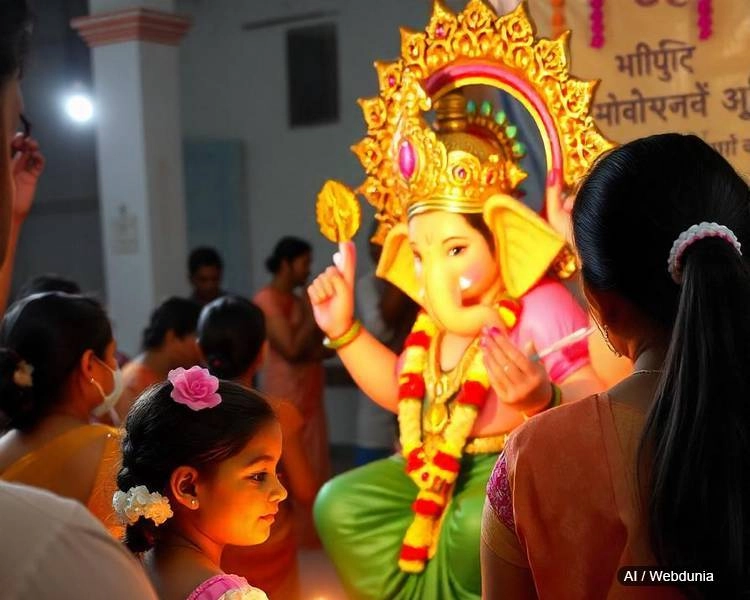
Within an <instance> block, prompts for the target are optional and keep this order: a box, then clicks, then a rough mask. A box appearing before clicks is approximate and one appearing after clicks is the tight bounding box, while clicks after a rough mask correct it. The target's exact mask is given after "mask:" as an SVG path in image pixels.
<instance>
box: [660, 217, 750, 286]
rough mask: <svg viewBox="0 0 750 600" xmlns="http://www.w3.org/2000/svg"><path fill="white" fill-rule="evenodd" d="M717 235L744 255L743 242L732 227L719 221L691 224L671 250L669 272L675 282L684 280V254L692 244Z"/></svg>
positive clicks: (668, 263)
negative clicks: (738, 238) (725, 225)
mask: <svg viewBox="0 0 750 600" xmlns="http://www.w3.org/2000/svg"><path fill="white" fill-rule="evenodd" d="M709 237H716V238H720V239H722V240H724V241H725V242H728V243H729V244H731V245H732V246H733V247H734V249H735V250H737V252H738V253H739V255H740V256H742V244H740V242H739V241H738V240H737V236H736V235H734V233H733V232H732V230H731V229H729V228H728V227H724V225H719V224H718V223H707V222H705V221H704V222H703V223H700V224H698V225H691V226H690V227H689V228H688V229H686V230H685V231H683V232H682V233H681V234H680V235H679V236H677V239H676V240H675V241H674V244H672V250H670V252H669V260H668V261H667V265H668V269H669V274H670V275H671V276H672V279H673V280H674V282H675V283H681V282H682V262H681V261H682V255H683V254H685V250H687V249H688V248H689V247H690V246H691V244H694V243H695V242H697V241H698V240H702V239H704V238H709Z"/></svg>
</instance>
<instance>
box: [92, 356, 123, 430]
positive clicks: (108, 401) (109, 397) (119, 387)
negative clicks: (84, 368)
mask: <svg viewBox="0 0 750 600" xmlns="http://www.w3.org/2000/svg"><path fill="white" fill-rule="evenodd" d="M94 358H96V360H97V361H99V362H100V363H101V364H103V365H104V366H105V367H107V369H108V370H109V372H110V373H112V379H113V381H114V384H115V385H114V387H113V388H112V391H111V392H110V393H109V394H105V393H104V390H103V389H102V386H101V385H99V382H98V381H96V380H95V379H94V378H93V377H92V378H91V383H93V384H94V385H95V386H96V389H97V390H99V393H100V394H101V396H102V402H101V404H99V405H98V406H97V407H96V408H95V409H94V410H93V411H91V414H92V415H94V416H95V417H103V416H104V415H106V414H107V413H109V411H111V410H112V409H113V408H114V406H115V404H117V401H118V400H119V399H120V396H122V392H123V391H124V390H125V381H124V380H123V378H122V371H120V367H119V366H118V367H117V368H116V369H113V368H112V367H110V366H109V365H108V364H107V363H105V362H104V361H103V360H101V359H100V358H97V357H94Z"/></svg>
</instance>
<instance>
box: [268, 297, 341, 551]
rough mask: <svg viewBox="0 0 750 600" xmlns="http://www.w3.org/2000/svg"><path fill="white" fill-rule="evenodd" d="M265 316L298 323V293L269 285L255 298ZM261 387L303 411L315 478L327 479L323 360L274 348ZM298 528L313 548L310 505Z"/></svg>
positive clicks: (300, 513) (314, 538)
mask: <svg viewBox="0 0 750 600" xmlns="http://www.w3.org/2000/svg"><path fill="white" fill-rule="evenodd" d="M253 302H255V303H256V304H257V305H258V306H259V307H260V309H261V310H262V311H263V314H264V315H265V316H266V319H268V318H270V317H283V318H284V319H285V320H286V321H288V322H289V325H290V327H292V328H295V327H298V326H299V323H300V320H301V319H302V317H303V313H302V300H301V299H300V298H299V297H298V296H296V295H295V294H286V293H283V292H280V291H279V290H276V289H274V288H272V287H270V286H267V287H265V288H263V289H262V290H260V291H259V292H258V293H257V294H256V295H255V297H254V298H253ZM260 376H261V377H260V381H261V384H260V389H261V391H263V392H265V393H266V394H268V395H269V396H272V397H275V398H284V399H285V400H288V401H289V402H291V403H292V404H293V405H294V406H295V407H296V408H297V409H298V410H299V412H300V413H302V418H303V421H304V424H303V426H302V429H301V431H300V435H301V436H302V440H303V442H304V444H305V447H306V448H307V449H308V453H309V454H308V457H309V459H310V464H311V465H312V468H313V471H314V472H315V478H316V479H317V480H318V481H327V480H328V479H329V478H330V477H331V458H330V453H329V448H328V423H327V421H326V413H325V406H324V403H323V388H324V383H325V378H324V372H323V364H322V362H321V361H320V360H316V361H307V362H294V363H290V362H288V361H287V360H286V359H285V358H284V357H283V356H282V355H281V354H279V353H278V352H277V351H276V350H274V349H273V348H272V347H271V348H269V351H268V354H267V356H266V361H265V364H264V365H263V367H262V369H261V372H260ZM295 519H296V521H297V523H296V528H297V532H298V535H299V539H300V541H301V543H302V545H303V546H306V547H314V546H318V545H319V544H320V542H319V541H318V539H317V534H316V532H315V525H314V524H313V521H312V512H311V509H310V507H300V508H299V509H295Z"/></svg>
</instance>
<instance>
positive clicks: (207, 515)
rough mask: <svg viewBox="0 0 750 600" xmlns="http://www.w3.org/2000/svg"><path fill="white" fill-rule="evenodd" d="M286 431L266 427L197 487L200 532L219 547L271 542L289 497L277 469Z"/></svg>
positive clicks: (273, 425)
mask: <svg viewBox="0 0 750 600" xmlns="http://www.w3.org/2000/svg"><path fill="white" fill-rule="evenodd" d="M280 458H281V428H280V427H279V424H278V422H277V421H272V422H270V423H268V424H267V425H265V426H263V427H262V428H261V429H260V430H259V431H258V432H257V433H256V434H255V435H254V436H253V437H252V439H251V440H250V441H249V442H248V443H247V445H246V446H245V447H244V448H243V449H242V451H241V452H239V453H238V454H235V455H234V456H232V457H231V458H228V459H227V460H225V461H223V462H221V463H219V465H218V466H217V467H216V469H215V471H214V472H213V473H212V474H210V475H209V476H208V477H206V478H205V479H204V478H201V480H202V483H200V482H199V483H198V484H197V485H196V494H197V496H198V503H199V508H198V510H197V511H196V513H197V514H196V516H197V518H198V520H199V523H198V527H199V528H200V529H201V530H202V531H203V533H204V534H206V535H207V536H208V537H210V538H211V539H213V540H214V541H216V542H217V543H220V544H232V545H234V546H252V545H255V544H260V543H262V542H265V541H266V540H267V539H268V536H269V534H270V531H271V525H272V524H273V522H274V515H275V514H276V513H277V512H278V510H279V503H280V502H281V501H282V500H284V499H285V498H286V497H287V492H286V489H284V486H282V485H281V483H280V482H279V478H278V476H277V475H276V468H277V466H278V463H279V459H280Z"/></svg>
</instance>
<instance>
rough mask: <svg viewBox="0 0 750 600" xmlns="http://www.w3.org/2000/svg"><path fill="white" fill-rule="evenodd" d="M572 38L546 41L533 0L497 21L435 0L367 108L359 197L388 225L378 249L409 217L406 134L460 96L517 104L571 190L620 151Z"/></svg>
mask: <svg viewBox="0 0 750 600" xmlns="http://www.w3.org/2000/svg"><path fill="white" fill-rule="evenodd" d="M568 37H569V32H564V33H563V34H562V35H560V36H559V37H558V38H556V39H554V40H549V39H545V38H537V37H536V28H535V26H534V23H533V22H532V20H531V18H530V17H529V15H528V11H527V7H526V3H525V2H523V3H521V4H520V5H519V6H518V7H517V8H516V9H515V10H514V11H513V12H511V13H509V14H507V15H502V16H498V15H497V13H496V12H495V11H494V10H493V9H492V8H491V7H489V6H488V5H487V4H485V3H484V2H483V1H482V0H470V1H469V2H468V4H467V5H466V7H465V8H464V10H463V11H462V12H460V13H458V14H455V13H453V12H452V11H450V9H448V8H447V7H446V6H445V4H444V3H443V2H442V1H441V0H435V2H434V4H433V11H432V16H431V18H430V21H429V23H428V25H427V27H426V28H425V30H424V31H423V32H417V31H411V30H408V29H402V30H401V57H400V58H399V59H398V60H395V61H392V62H376V63H375V69H376V71H377V75H378V83H379V89H380V93H379V95H378V96H375V97H373V98H368V99H362V100H360V101H359V104H360V106H361V108H362V112H363V115H364V118H365V122H366V124H367V136H365V138H363V139H362V140H361V141H360V142H359V143H357V144H356V145H354V146H353V147H352V150H353V151H354V153H355V154H356V155H357V157H358V158H359V160H360V162H361V163H362V166H363V167H364V170H365V173H366V179H365V181H364V183H363V184H362V185H361V186H360V187H359V188H358V190H357V191H358V192H359V193H361V194H362V195H363V196H364V197H365V198H366V199H367V201H368V202H369V203H370V204H372V205H373V206H374V207H375V209H376V213H377V214H376V218H377V219H378V220H379V221H380V222H381V225H382V226H381V228H380V229H379V232H378V233H377V234H376V236H375V238H373V241H376V242H382V241H383V239H384V237H385V234H386V233H387V231H388V230H389V229H390V227H391V226H392V225H394V224H396V223H399V222H404V221H405V220H406V217H407V210H406V208H407V207H406V206H405V199H404V197H403V194H402V193H399V189H398V186H399V182H398V177H397V176H396V173H397V172H398V171H397V165H396V164H395V162H396V161H397V160H398V159H397V157H396V156H394V152H393V148H394V136H395V135H396V134H397V129H398V128H399V127H403V120H404V119H410V118H412V119H417V118H421V113H422V112H423V111H426V110H429V109H430V107H431V99H432V98H439V97H441V96H442V95H443V94H445V93H447V92H449V91H451V90H454V89H457V88H461V87H464V86H467V85H477V84H481V85H489V86H492V87H495V88H498V89H501V90H503V91H505V92H507V93H508V94H510V95H511V96H513V97H514V98H515V99H516V100H518V101H519V102H520V103H521V104H522V105H523V106H524V108H525V109H526V110H527V111H528V112H529V113H530V114H531V116H532V118H533V119H534V121H535V123H536V125H537V127H538V129H539V131H540V133H541V136H542V140H543V144H544V150H545V156H546V161H547V168H548V170H552V169H559V170H560V171H561V173H562V176H563V179H564V181H565V182H566V183H567V184H569V185H572V184H574V183H575V182H577V181H578V180H579V179H580V178H581V177H582V176H583V175H584V174H585V173H586V171H587V170H588V168H589V167H590V165H591V164H592V163H593V161H594V160H595V159H596V158H597V157H598V156H599V155H600V154H601V153H602V152H604V151H606V150H608V149H609V148H611V147H613V146H614V144H613V143H612V142H610V141H609V140H607V139H606V138H605V137H604V136H603V135H602V134H601V133H600V132H599V130H598V128H597V127H596V124H595V123H594V120H593V117H592V116H591V114H590V109H591V104H592V100H593V96H594V92H595V90H596V87H597V85H598V82H597V81H583V80H580V79H576V78H575V77H573V76H571V75H570V73H569V62H570V61H569V56H568Z"/></svg>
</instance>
